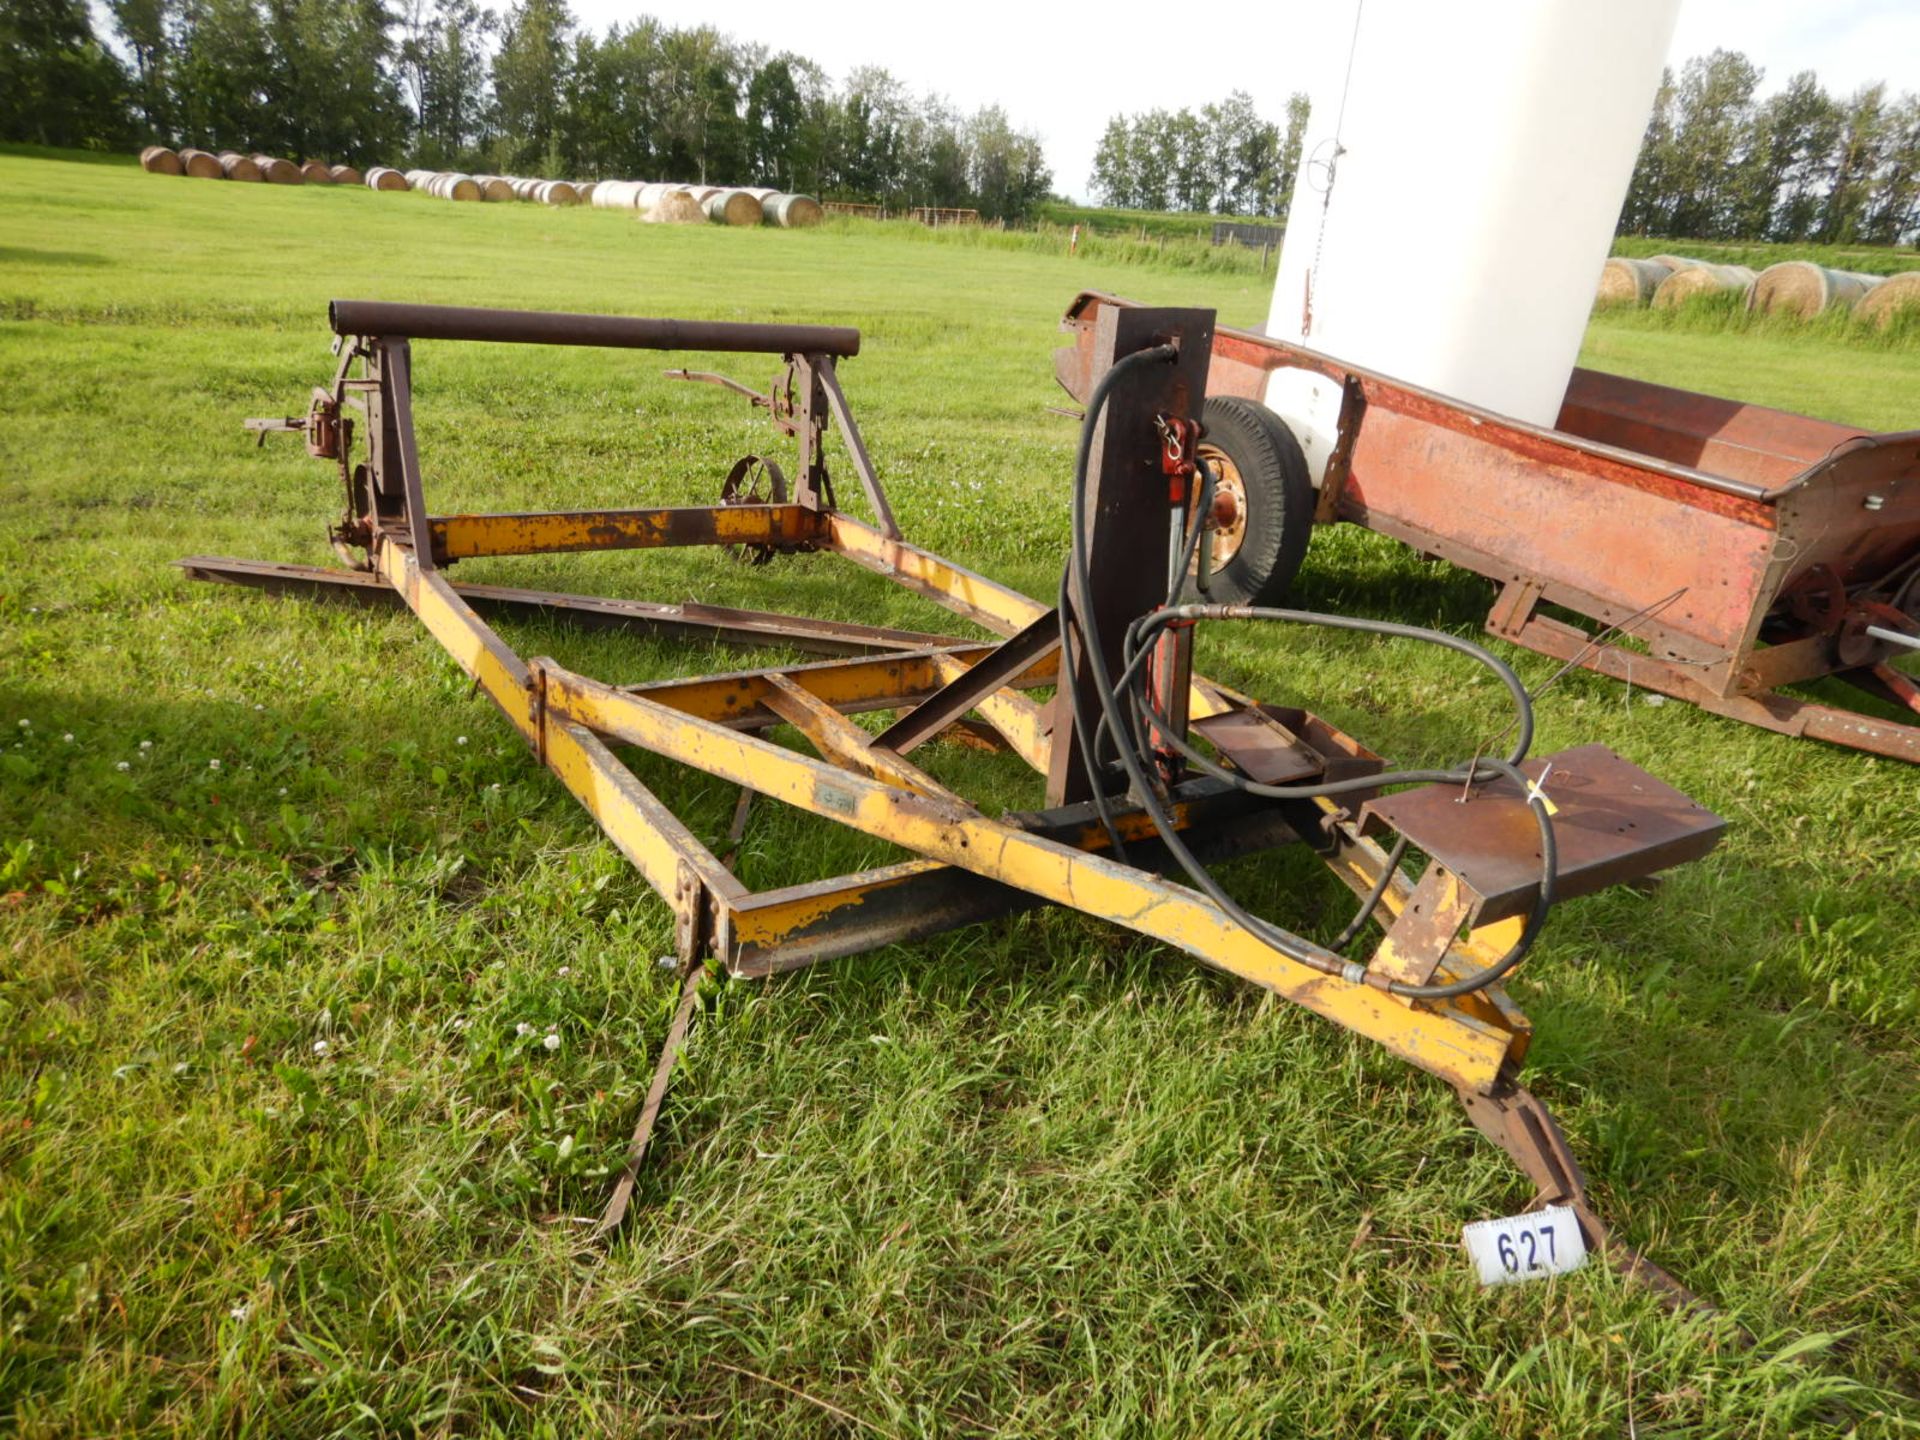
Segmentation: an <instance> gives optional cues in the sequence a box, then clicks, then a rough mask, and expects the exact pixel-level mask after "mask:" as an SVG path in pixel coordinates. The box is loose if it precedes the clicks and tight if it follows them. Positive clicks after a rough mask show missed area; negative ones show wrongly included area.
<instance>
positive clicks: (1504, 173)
mask: <svg viewBox="0 0 1920 1440" xmlns="http://www.w3.org/2000/svg"><path fill="white" fill-rule="evenodd" d="M1679 8H1680V4H1679V0H1610V3H1608V4H1606V5H1604V6H1603V5H1597V4H1594V3H1593V0H1477V3H1476V0H1363V4H1362V7H1361V10H1360V14H1359V18H1358V22H1357V24H1356V26H1355V28H1354V30H1353V31H1352V32H1351V33H1352V42H1353V43H1352V57H1351V71H1350V77H1351V78H1350V79H1349V78H1348V75H1349V69H1348V56H1347V55H1346V54H1345V53H1340V54H1336V55H1330V56H1326V57H1323V59H1322V62H1321V64H1320V66H1319V69H1318V73H1319V74H1320V76H1321V77H1322V80H1323V82H1324V83H1323V84H1322V85H1321V86H1320V87H1319V88H1318V89H1316V92H1315V93H1314V95H1313V97H1312V98H1313V111H1312V116H1311V119H1310V120H1309V123H1308V127H1307V134H1306V142H1305V146H1304V149H1303V151H1302V155H1301V166H1300V175H1299V180H1298V182H1297V184H1296V185H1295V187H1294V192H1293V206H1292V209H1291V210H1290V211H1289V213H1288V219H1287V234H1286V240H1285V243H1284V244H1283V245H1282V247H1281V251H1280V267H1279V272H1278V276H1277V278H1276V280H1275V284H1274V292H1273V311H1272V315H1271V317H1270V318H1269V320H1268V323H1267V332H1268V334H1270V335H1273V336H1275V337H1276V338H1278V339H1282V340H1287V341H1292V342H1295V343H1298V344H1301V345H1305V346H1306V347H1308V348H1309V349H1313V350H1318V351H1320V352H1322V353H1324V354H1327V355H1331V356H1333V357H1335V358H1337V359H1340V360H1344V361H1346V362H1348V363H1349V364H1353V365H1357V366H1360V367H1361V368H1363V369H1368V370H1375V371H1379V372H1380V373H1382V374H1384V375H1390V376H1392V377H1394V378H1395V379H1399V380H1405V381H1408V382H1411V383H1412V384H1415V385H1419V386H1422V387H1424V388H1426V389H1429V390H1436V391H1439V392H1440V393H1441V394H1444V395H1447V396H1450V397H1452V398H1454V399H1457V400H1463V401H1466V402H1468V403H1469V404H1473V405H1477V406H1480V407H1482V408H1484V409H1488V410H1493V411H1496V412H1498V413H1500V414H1503V415H1510V416H1514V417H1516V418H1518V419H1521V420H1528V421H1531V422H1533V423H1534V424H1537V425H1552V424H1553V422H1554V419H1555V417H1556V416H1558V414H1559V412H1560V402H1561V400H1562V398H1563V397H1564V396H1565V394H1566V388H1567V381H1568V379H1569V378H1570V377H1571V375H1572V372H1573V366H1574V360H1575V358H1576V356H1577V355H1578V353H1579V350H1580V339H1581V336H1582V335H1583V334H1584V333H1585V330H1586V324H1587V313H1588V311H1589V310H1590V309H1591V307H1592V304H1593V287H1594V279H1595V277H1596V276H1597V275H1598V274H1599V273H1600V267H1601V265H1602V264H1604V263H1605V261H1606V256H1607V250H1608V248H1609V245H1610V244H1611V242H1612V238H1613V232H1614V226H1615V223H1616V222H1617V221H1618V219H1619V216H1620V207H1621V205H1622V203H1623V202H1624V201H1625V199H1626V193H1627V185H1628V182H1629V181H1630V180H1631V178H1632V175H1633V165H1634V159H1635V157H1636V156H1637V155H1638V153H1639V150H1640V142H1641V138H1642V136H1643V134H1644V133H1645V131H1646V126H1647V117H1648V116H1649V114H1650V113H1651V112H1652V109H1653V100H1654V93H1655V91H1656V90H1657V89H1658V87H1659V83H1660V69H1661V64H1662V62H1663V61H1664V59H1665V57H1666V53H1667V45H1668V42H1669V41H1670V40H1671V39H1672V36H1673V26H1674V21H1675V19H1676V17H1677V15H1678V13H1679ZM1343 92H1344V93H1343ZM1330 175H1331V183H1329V176H1330ZM1267 403H1268V404H1269V405H1270V406H1272V407H1273V409H1275V410H1276V411H1278V412H1279V413H1280V414H1281V416H1282V417H1284V418H1285V419H1286V420H1287V421H1288V422H1289V424H1290V425H1291V426H1292V428H1293V430H1294V433H1295V434H1296V435H1298V436H1299V437H1300V440H1301V444H1302V445H1303V447H1304V448H1305V449H1306V451H1307V458H1308V461H1309V463H1310V465H1311V466H1312V469H1313V473H1314V475H1315V476H1316V477H1317V476H1318V475H1319V474H1320V473H1321V471H1322V469H1323V468H1324V466H1325V464H1326V459H1327V452H1328V450H1329V448H1330V447H1331V445H1332V441H1333V434H1334V430H1335V428H1336V421H1337V418H1338V414H1339V404H1340V393H1339V390H1338V388H1337V387H1335V386H1333V385H1332V384H1331V383H1330V382H1328V381H1324V380H1310V379H1308V378H1306V377H1304V376H1303V375H1301V373H1300V372H1298V371H1286V370H1282V371H1277V372H1275V375H1274V378H1273V380H1272V382H1271V383H1270V385H1269V388H1268V391H1267Z"/></svg>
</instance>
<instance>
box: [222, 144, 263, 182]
mask: <svg viewBox="0 0 1920 1440" xmlns="http://www.w3.org/2000/svg"><path fill="white" fill-rule="evenodd" d="M220 168H221V169H222V170H224V171H226V172H227V178H228V179H229V180H253V181H257V182H263V183H264V182H265V180H266V178H267V177H266V176H265V175H263V174H262V173H261V172H260V167H259V166H258V165H256V164H254V163H253V161H251V160H249V159H248V158H247V157H246V156H244V155H241V154H239V153H238V152H236V151H233V150H222V151H221V152H220Z"/></svg>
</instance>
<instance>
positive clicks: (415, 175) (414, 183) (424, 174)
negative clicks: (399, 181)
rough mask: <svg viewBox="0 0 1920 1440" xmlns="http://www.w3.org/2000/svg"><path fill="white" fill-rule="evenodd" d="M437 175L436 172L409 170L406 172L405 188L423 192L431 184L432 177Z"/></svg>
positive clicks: (437, 172)
mask: <svg viewBox="0 0 1920 1440" xmlns="http://www.w3.org/2000/svg"><path fill="white" fill-rule="evenodd" d="M439 173H440V172H439V171H438V170H409V171H407V188H408V189H410V190H424V189H426V188H427V186H429V185H431V184H432V183H433V177H434V176H436V175H438V174H439Z"/></svg>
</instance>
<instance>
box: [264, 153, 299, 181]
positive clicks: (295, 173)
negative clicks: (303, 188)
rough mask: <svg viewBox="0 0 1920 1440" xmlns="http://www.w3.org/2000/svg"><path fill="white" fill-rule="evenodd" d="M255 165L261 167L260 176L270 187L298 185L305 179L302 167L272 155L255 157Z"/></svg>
mask: <svg viewBox="0 0 1920 1440" xmlns="http://www.w3.org/2000/svg"><path fill="white" fill-rule="evenodd" d="M253 163H254V164H256V165H258V166H259V167H260V175H261V177H262V178H263V179H264V180H265V181H266V182H267V183H268V184H269V185H298V184H300V183H302V181H303V179H304V177H303V176H302V175H301V174H300V167H299V166H298V165H296V164H294V163H293V162H292V161H291V160H279V159H276V158H275V157H273V156H272V155H255V156H254V157H253Z"/></svg>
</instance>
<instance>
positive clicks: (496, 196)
mask: <svg viewBox="0 0 1920 1440" xmlns="http://www.w3.org/2000/svg"><path fill="white" fill-rule="evenodd" d="M473 183H474V184H476V185H478V186H479V187H480V198H481V199H482V200H491V201H494V202H496V203H497V202H499V201H501V200H512V199H514V198H515V196H514V193H513V182H512V181H511V180H509V179H507V178H506V177H505V176H504V175H476V176H474V177H473Z"/></svg>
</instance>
